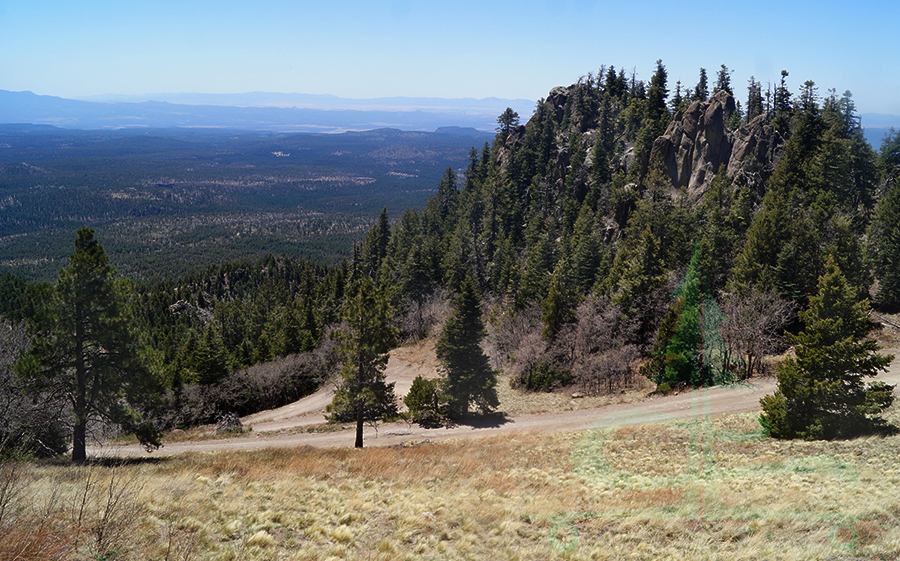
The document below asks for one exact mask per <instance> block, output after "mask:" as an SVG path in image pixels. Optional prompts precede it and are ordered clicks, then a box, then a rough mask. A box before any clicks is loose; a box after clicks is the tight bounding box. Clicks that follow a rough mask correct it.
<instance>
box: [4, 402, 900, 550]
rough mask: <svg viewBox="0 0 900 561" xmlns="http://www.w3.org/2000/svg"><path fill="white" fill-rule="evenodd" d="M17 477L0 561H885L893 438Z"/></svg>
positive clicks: (747, 428) (734, 441)
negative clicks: (20, 488) (18, 489)
mask: <svg viewBox="0 0 900 561" xmlns="http://www.w3.org/2000/svg"><path fill="white" fill-rule="evenodd" d="M891 414H892V415H893V416H894V420H898V419H900V412H898V411H897V410H894V411H892V412H891ZM19 473H20V474H21V477H22V479H21V481H22V483H23V485H24V488H23V492H22V493H19V494H18V495H16V496H17V497H18V498H17V499H15V500H16V503H15V504H10V505H9V506H10V508H9V509H7V512H8V513H11V514H10V515H8V516H7V517H6V519H5V520H4V522H3V524H2V525H3V526H5V528H0V530H2V531H0V559H23V560H27V559H85V560H86V559H100V558H102V559H109V560H111V559H122V560H131V559H167V560H170V559H171V560H175V559H178V560H182V561H185V560H190V559H193V560H238V559H242V560H255V559H260V560H262V559H266V560H268V559H286V560H287V559H290V560H301V559H304V560H305V559H309V560H325V559H385V560H387V559H390V560H394V559H510V560H516V559H520V560H531V559H576V560H579V559H585V560H587V559H623V558H633V559H665V558H670V559H761V558H768V559H859V558H865V559H894V558H897V557H898V556H900V524H898V522H900V520H898V517H900V493H898V492H897V491H898V487H900V437H891V438H867V439H859V440H853V441H847V442H833V443H828V442H811V443H810V442H778V441H773V440H769V439H764V438H762V437H761V436H760V433H759V430H758V424H757V422H756V419H755V417H754V416H753V415H731V416H725V417H721V418H716V419H705V418H701V419H694V420H687V421H676V422H671V423H666V424H659V425H645V426H635V427H612V428H602V429H598V430H591V431H585V432H579V433H557V434H545V433H536V434H509V435H504V436H499V437H496V438H487V439H468V440H463V441H456V442H442V443H435V444H423V445H417V446H412V447H396V448H370V449H364V450H353V449H314V448H297V449H293V450H275V449H273V450H263V451H256V452H222V453H217V454H209V455H201V454H195V455H185V456H181V457H177V458H172V459H166V460H162V461H154V462H136V463H132V464H129V465H118V466H114V467H106V466H103V465H95V466H90V467H83V468H73V467H70V466H57V465H26V469H24V470H20V471H19ZM101 535H102V536H103V538H102V539H101V538H100V536H101ZM54 547H55V548H56V549H52V548H54Z"/></svg>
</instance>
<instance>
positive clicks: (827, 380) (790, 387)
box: [760, 260, 894, 440]
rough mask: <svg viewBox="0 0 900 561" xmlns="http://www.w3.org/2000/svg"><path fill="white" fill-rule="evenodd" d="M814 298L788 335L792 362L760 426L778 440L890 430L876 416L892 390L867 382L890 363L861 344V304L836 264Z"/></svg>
mask: <svg viewBox="0 0 900 561" xmlns="http://www.w3.org/2000/svg"><path fill="white" fill-rule="evenodd" d="M818 290H819V291H818V294H817V295H816V296H814V297H813V298H812V299H811V300H810V306H809V309H807V310H806V311H804V312H801V314H800V319H801V320H802V321H803V323H804V325H805V327H804V329H803V331H801V332H800V333H799V334H797V335H792V336H790V338H791V341H792V342H793V343H794V350H795V353H796V357H794V358H788V359H785V360H784V361H783V362H782V363H781V364H780V365H779V366H778V373H777V377H778V390H777V391H776V392H775V394H774V395H770V396H766V397H764V398H763V399H762V400H760V403H761V404H762V408H763V414H762V416H761V417H760V423H762V425H763V427H764V428H765V429H766V431H767V432H768V433H769V434H770V435H771V436H773V437H776V438H804V439H809V440H813V439H832V438H848V437H853V436H857V435H859V434H870V433H873V432H881V431H885V430H888V429H889V427H888V426H887V425H886V424H885V423H884V421H883V420H881V419H880V417H878V415H879V414H880V413H881V412H883V411H884V410H885V409H887V408H888V407H889V406H890V405H891V403H892V402H893V393H892V392H893V386H888V385H885V384H884V383H882V382H874V383H871V384H868V385H867V384H865V383H864V381H863V378H867V377H872V376H875V375H876V374H878V372H879V371H883V370H885V369H886V368H887V366H888V364H890V362H891V360H893V358H894V357H893V356H891V355H882V354H878V352H877V351H878V350H879V346H878V344H877V343H876V342H875V341H873V340H870V339H866V336H867V333H868V329H869V320H868V317H867V313H866V312H867V311H868V308H869V304H868V302H867V301H865V300H864V301H862V302H858V303H857V302H856V298H855V294H854V291H853V290H852V288H851V287H850V286H849V285H848V283H847V281H846V279H845V278H844V276H843V274H841V271H840V269H838V267H837V265H835V263H834V261H832V260H829V261H828V263H827V264H826V270H825V273H824V274H823V275H822V276H821V277H820V278H819V283H818Z"/></svg>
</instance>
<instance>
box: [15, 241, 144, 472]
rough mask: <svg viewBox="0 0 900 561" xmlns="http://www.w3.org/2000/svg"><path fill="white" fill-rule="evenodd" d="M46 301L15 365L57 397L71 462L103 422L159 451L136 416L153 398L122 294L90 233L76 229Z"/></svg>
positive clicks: (37, 388) (37, 387) (81, 456)
mask: <svg viewBox="0 0 900 561" xmlns="http://www.w3.org/2000/svg"><path fill="white" fill-rule="evenodd" d="M48 296H49V297H50V300H49V301H46V302H44V305H43V308H42V309H41V310H40V311H39V313H38V314H37V315H35V316H34V317H32V318H30V320H31V329H32V332H33V333H34V339H33V340H32V344H31V348H30V349H29V350H28V351H27V353H25V354H23V355H22V358H21V359H20V360H19V362H18V363H17V364H16V367H17V370H18V371H19V372H20V373H21V375H22V376H23V377H25V378H26V379H27V380H28V388H29V390H31V391H33V392H38V393H54V392H60V393H62V394H63V395H66V396H67V399H68V401H70V403H71V406H72V421H71V422H72V425H73V426H74V430H73V434H72V448H73V449H72V460H73V461H74V462H83V461H84V460H85V459H86V455H85V446H86V438H87V424H88V422H89V421H90V420H91V419H95V418H98V417H99V418H101V419H105V420H107V421H109V422H111V423H113V424H115V425H119V426H121V427H123V428H124V429H126V430H129V431H133V432H135V434H136V435H137V436H138V438H139V439H140V440H141V442H142V443H143V444H145V445H146V446H148V447H156V446H159V437H158V435H157V434H156V430H155V428H154V427H153V426H152V425H150V424H148V423H146V422H145V421H144V420H143V419H142V417H141V415H140V414H139V412H138V409H137V408H139V407H141V406H149V404H150V403H151V401H152V399H153V397H154V395H155V394H156V392H157V387H156V382H157V381H156V379H155V377H154V376H153V375H152V374H151V373H150V372H149V370H148V369H147V367H146V366H145V365H144V364H143V361H142V359H141V356H140V353H139V349H138V345H137V340H136V338H135V337H134V335H133V331H132V327H133V325H132V323H131V321H130V317H129V310H128V307H127V301H126V294H125V293H124V286H123V285H122V283H120V282H118V281H117V280H116V278H115V270H114V269H113V267H112V266H111V265H110V264H109V260H108V258H107V256H106V253H105V252H104V251H103V247H102V246H101V245H100V243H99V242H98V241H97V240H96V239H95V238H94V231H93V230H91V229H89V228H82V229H81V230H79V231H78V236H77V238H76V240H75V253H73V254H72V255H71V256H70V258H69V266H68V267H66V268H65V269H62V270H61V271H60V272H59V279H58V281H57V283H56V286H55V287H54V288H53V290H52V292H51V293H50V294H48Z"/></svg>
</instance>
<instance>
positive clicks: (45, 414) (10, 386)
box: [0, 318, 67, 458]
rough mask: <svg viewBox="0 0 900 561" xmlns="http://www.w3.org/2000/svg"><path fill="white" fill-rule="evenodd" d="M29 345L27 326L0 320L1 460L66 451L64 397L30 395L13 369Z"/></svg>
mask: <svg viewBox="0 0 900 561" xmlns="http://www.w3.org/2000/svg"><path fill="white" fill-rule="evenodd" d="M30 344H31V338H30V337H29V336H28V333H27V331H26V329H25V325H24V324H21V323H20V324H14V323H10V322H8V321H7V320H5V319H2V318H0V458H3V457H15V456H18V455H37V456H53V455H56V454H61V453H64V452H65V451H66V439H65V433H64V427H63V426H62V421H63V418H64V415H63V413H64V411H65V409H66V405H67V402H66V400H65V399H64V394H63V393H62V392H57V393H53V392H52V391H49V390H48V391H40V392H29V391H28V390H27V389H26V387H25V385H24V383H23V380H22V379H21V378H19V377H18V376H17V375H16V374H15V373H14V372H13V370H12V366H13V363H15V361H16V360H17V359H18V358H19V354H20V353H21V352H22V351H24V350H25V349H27V348H28V346H29V345H30ZM57 390H58V388H57Z"/></svg>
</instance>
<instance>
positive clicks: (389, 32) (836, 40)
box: [0, 0, 900, 114]
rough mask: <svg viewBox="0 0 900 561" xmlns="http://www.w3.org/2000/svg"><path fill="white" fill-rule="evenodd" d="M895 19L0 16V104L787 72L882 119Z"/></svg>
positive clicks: (760, 9)
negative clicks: (26, 94)
mask: <svg viewBox="0 0 900 561" xmlns="http://www.w3.org/2000/svg"><path fill="white" fill-rule="evenodd" d="M898 25H900V2H897V1H896V0H889V1H866V0H859V1H855V2H852V3H851V2H836V1H832V0H818V1H816V2H811V1H792V0H778V1H770V0H761V1H756V2H728V1H722V0H719V1H716V2H712V1H708V2H674V1H672V0H666V1H654V2H649V1H645V2H642V1H640V0H619V1H616V2H603V1H591V0H536V1H524V0H518V1H516V2H512V1H506V0H493V1H492V0H479V1H477V2H476V1H471V0H454V1H452V2H437V1H429V0H419V1H410V0H384V1H382V0H316V1H303V0H301V1H297V0H290V1H288V0H256V1H253V2H251V1H249V0H240V1H236V0H235V1H232V0H216V1H215V2H207V1H199V0H176V1H168V0H155V1H152V2H150V1H142V2H137V1H133V0H115V1H93V0H82V1H80V2H73V1H71V0H60V1H45V0H27V1H26V0H22V1H13V0H4V1H0V89H6V90H14V91H20V90H30V91H33V92H35V93H38V94H47V95H56V96H62V97H77V96H87V95H94V94H145V93H154V92H204V93H240V92H249V91H270V92H296V93H314V94H315V93H329V94H334V95H338V96H341V97H353V98H369V97H385V96H434V97H475V98H483V97H491V96H493V97H501V98H525V99H532V100H536V99H538V98H540V97H545V96H546V95H547V93H548V92H549V90H550V89H551V88H552V87H554V86H558V85H568V84H571V83H573V82H575V81H576V80H577V79H578V77H579V76H582V75H584V74H587V73H588V72H591V71H593V72H596V71H597V69H598V68H599V67H600V65H601V64H607V65H609V64H613V65H615V66H616V67H617V68H622V67H624V68H626V69H628V70H629V72H630V71H631V70H632V69H635V70H636V71H637V73H638V77H639V78H640V79H645V80H646V79H649V78H650V76H651V74H652V73H653V70H654V68H655V61H656V60H657V59H662V60H663V64H665V65H666V67H667V69H668V71H669V87H670V90H674V88H675V82H676V81H677V80H681V81H682V83H683V84H685V85H688V86H693V85H694V84H696V82H697V76H698V71H699V68H700V67H701V66H702V67H705V68H706V69H707V71H708V72H709V75H710V81H711V83H712V81H713V80H714V79H715V73H716V71H717V70H718V69H719V67H720V65H721V64H723V63H724V64H726V65H727V66H728V67H729V68H731V69H733V70H734V74H733V78H732V79H733V86H734V88H735V91H736V93H737V94H738V98H739V99H740V100H743V99H744V98H745V97H746V89H745V86H746V82H747V79H748V78H749V77H750V76H751V75H753V76H755V77H756V78H757V80H759V81H761V82H762V83H763V86H764V87H765V85H766V84H767V83H768V82H773V83H774V82H776V81H777V80H778V79H779V75H780V71H781V70H782V69H786V70H788V71H789V72H790V77H789V79H788V84H789V86H790V88H791V90H792V91H794V92H796V91H798V90H799V87H800V85H801V84H802V83H803V82H804V81H806V80H814V81H815V82H816V84H817V85H818V86H819V90H820V93H821V94H823V95H824V94H826V93H827V91H828V90H829V89H831V88H835V89H837V90H838V93H843V92H844V91H845V90H848V89H849V90H850V91H852V92H853V95H854V99H855V101H856V105H857V108H858V110H859V111H860V112H861V113H865V112H873V113H894V114H900V95H898V92H900V62H898V58H897V54H898V51H900V43H898V41H897V38H896V33H897V27H898Z"/></svg>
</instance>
